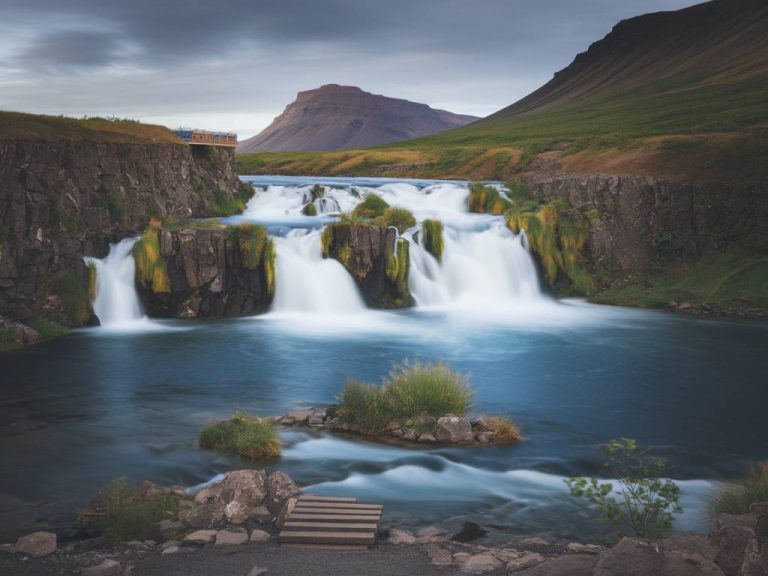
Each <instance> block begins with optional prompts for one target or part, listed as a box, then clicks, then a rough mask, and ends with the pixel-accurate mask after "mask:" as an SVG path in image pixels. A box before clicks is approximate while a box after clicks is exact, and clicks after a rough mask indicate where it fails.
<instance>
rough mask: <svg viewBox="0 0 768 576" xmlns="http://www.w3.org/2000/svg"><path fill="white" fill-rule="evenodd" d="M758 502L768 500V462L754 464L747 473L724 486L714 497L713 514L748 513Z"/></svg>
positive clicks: (712, 503)
mask: <svg viewBox="0 0 768 576" xmlns="http://www.w3.org/2000/svg"><path fill="white" fill-rule="evenodd" d="M756 502H768V462H763V463H762V464H758V465H755V466H753V467H752V468H751V469H750V470H749V472H748V473H747V475H746V476H745V477H744V478H742V479H740V480H737V481H736V482H732V483H729V484H726V485H725V486H723V488H722V489H721V490H720V491H719V492H718V493H717V494H716V495H715V496H714V497H713V499H712V502H711V508H712V513H713V514H721V513H727V514H747V513H748V512H749V507H750V506H751V505H752V504H754V503H756Z"/></svg>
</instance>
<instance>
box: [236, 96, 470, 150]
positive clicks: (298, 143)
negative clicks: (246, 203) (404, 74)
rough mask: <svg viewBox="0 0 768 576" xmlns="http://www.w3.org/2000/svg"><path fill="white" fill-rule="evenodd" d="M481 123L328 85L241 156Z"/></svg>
mask: <svg viewBox="0 0 768 576" xmlns="http://www.w3.org/2000/svg"><path fill="white" fill-rule="evenodd" d="M477 119H478V118H476V117H474V116H465V115H461V114H453V113H452V112H447V111H445V110H435V109H433V108H430V107H429V106H427V105H426V104H417V103H416V102H409V101H408V100H400V99H397V98H388V97H386V96H380V95H377V94H371V93H369V92H364V91H363V90H361V89H360V88H357V87H356V86H339V85H338V84H328V85H326V86H321V87H320V88H317V89H315V90H307V91H305V92H299V95H298V96H297V98H296V100H295V101H294V102H292V103H291V104H289V105H288V106H287V107H286V109H285V111H284V112H283V113H282V114H281V115H280V116H278V117H277V118H275V120H274V121H273V122H272V124H270V125H269V126H268V127H267V128H266V129H265V130H264V131H263V132H261V133H260V134H257V135H256V136H254V137H253V138H250V139H248V140H245V141H243V142H241V143H240V145H239V146H238V152H262V151H279V152H285V151H296V150H338V149H340V148H352V147H359V146H375V145H377V144H388V143H390V142H397V141H398V140H407V139H410V138H417V137H419V136H427V135H429V134H435V133H436V132H442V131H444V130H449V129H451V128H457V127H459V126H464V125H465V124H469V123H470V122H474V121H475V120H477Z"/></svg>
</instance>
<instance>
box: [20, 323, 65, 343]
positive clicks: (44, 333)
mask: <svg viewBox="0 0 768 576" xmlns="http://www.w3.org/2000/svg"><path fill="white" fill-rule="evenodd" d="M29 327H30V328H32V329H34V330H36V331H37V333H38V334H40V340H52V339H53V338H58V337H59V336H64V335H65V334H66V333H67V332H69V328H67V327H66V326H64V325H63V324H59V323H58V322H52V321H50V320H46V319H44V318H33V319H32V320H31V321H30V322H29Z"/></svg>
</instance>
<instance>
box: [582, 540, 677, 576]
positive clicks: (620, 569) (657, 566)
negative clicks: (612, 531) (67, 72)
mask: <svg viewBox="0 0 768 576" xmlns="http://www.w3.org/2000/svg"><path fill="white" fill-rule="evenodd" d="M661 570H662V557H661V554H660V551H659V544H658V543H656V542H652V541H646V540H640V539H638V538H623V539H622V540H621V542H619V543H618V544H617V545H616V546H614V547H613V548H610V549H608V550H606V551H605V552H603V553H602V554H601V555H600V560H599V561H598V563H597V566H596V567H595V574H594V576H650V575H651V574H661V573H662V572H661Z"/></svg>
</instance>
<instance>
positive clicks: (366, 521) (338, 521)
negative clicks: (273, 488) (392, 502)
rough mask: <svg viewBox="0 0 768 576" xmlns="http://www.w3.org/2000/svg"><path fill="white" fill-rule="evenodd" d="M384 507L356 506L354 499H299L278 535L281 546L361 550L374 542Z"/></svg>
mask: <svg viewBox="0 0 768 576" xmlns="http://www.w3.org/2000/svg"><path fill="white" fill-rule="evenodd" d="M383 508H384V507H383V506H381V505H380V504H359V503H358V502H357V499H356V498H334V497H332V496H312V495H311V494H302V495H301V496H299V499H298V502H297V503H296V507H295V508H294V509H293V511H292V512H291V513H290V514H289V515H288V517H287V518H286V519H285V522H284V523H283V527H282V529H281V531H280V535H279V540H280V544H281V545H283V546H290V547H297V548H336V549H352V550H359V549H364V548H367V547H368V546H370V545H371V544H373V543H374V541H375V540H376V531H377V530H378V528H379V521H380V520H381V512H382V510H383Z"/></svg>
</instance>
